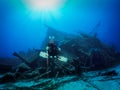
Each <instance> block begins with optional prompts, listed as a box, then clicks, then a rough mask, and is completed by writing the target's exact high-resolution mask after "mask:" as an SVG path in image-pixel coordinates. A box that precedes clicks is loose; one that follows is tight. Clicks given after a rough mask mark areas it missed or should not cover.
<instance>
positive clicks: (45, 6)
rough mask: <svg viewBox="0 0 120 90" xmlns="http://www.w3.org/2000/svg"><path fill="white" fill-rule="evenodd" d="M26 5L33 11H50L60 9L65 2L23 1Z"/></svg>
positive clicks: (53, 0)
mask: <svg viewBox="0 0 120 90" xmlns="http://www.w3.org/2000/svg"><path fill="white" fill-rule="evenodd" d="M25 1H26V4H27V5H28V6H29V8H31V9H32V10H35V11H51V10H54V9H58V8H60V7H61V6H62V5H63V4H64V3H65V0H25Z"/></svg>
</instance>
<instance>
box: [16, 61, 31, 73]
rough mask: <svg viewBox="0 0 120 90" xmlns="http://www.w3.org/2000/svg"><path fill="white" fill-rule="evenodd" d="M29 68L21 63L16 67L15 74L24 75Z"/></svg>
mask: <svg viewBox="0 0 120 90" xmlns="http://www.w3.org/2000/svg"><path fill="white" fill-rule="evenodd" d="M30 69H31V68H30V67H29V66H27V65H26V64H24V63H22V64H20V65H19V66H18V68H17V70H16V72H19V73H24V72H25V71H28V70H30Z"/></svg>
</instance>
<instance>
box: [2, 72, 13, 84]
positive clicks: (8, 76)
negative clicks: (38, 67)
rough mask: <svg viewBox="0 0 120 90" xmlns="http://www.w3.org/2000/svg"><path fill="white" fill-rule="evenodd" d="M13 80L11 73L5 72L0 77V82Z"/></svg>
mask: <svg viewBox="0 0 120 90" xmlns="http://www.w3.org/2000/svg"><path fill="white" fill-rule="evenodd" d="M9 82H15V76H14V74H13V73H7V74H5V75H3V77H1V78H0V83H9Z"/></svg>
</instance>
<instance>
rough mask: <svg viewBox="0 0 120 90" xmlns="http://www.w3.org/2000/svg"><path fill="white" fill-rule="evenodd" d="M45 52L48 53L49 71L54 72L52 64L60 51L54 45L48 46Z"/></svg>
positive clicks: (53, 64)
mask: <svg viewBox="0 0 120 90" xmlns="http://www.w3.org/2000/svg"><path fill="white" fill-rule="evenodd" d="M46 50H47V52H48V67H50V68H51V71H52V72H54V68H55V63H54V62H55V60H57V59H58V54H59V53H60V50H59V48H58V47H57V46H56V45H55V44H54V43H50V44H48V46H47V48H46Z"/></svg>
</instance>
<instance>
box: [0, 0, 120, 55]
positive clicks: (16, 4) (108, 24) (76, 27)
mask: <svg viewBox="0 0 120 90" xmlns="http://www.w3.org/2000/svg"><path fill="white" fill-rule="evenodd" d="M23 2H24V0H0V57H11V56H12V53H13V52H14V51H27V50H28V49H29V48H38V49H39V48H40V47H41V44H42V43H43V40H44V38H45V36H46V27H45V24H47V25H49V26H51V27H54V28H56V29H57V30H60V31H65V32H69V33H78V32H84V33H87V34H92V33H97V37H98V38H99V39H100V40H101V41H103V42H104V43H106V44H108V45H114V46H116V48H117V49H118V50H120V43H119V42H120V1H119V0H67V2H66V3H65V5H64V6H62V7H61V8H60V9H58V10H56V11H55V12H46V13H44V12H34V11H31V10H29V9H28V8H27V7H26V5H25V3H23ZM97 24H98V25H99V28H97V30H96V29H95V30H94V28H95V26H96V25H97ZM91 32H92V33H91Z"/></svg>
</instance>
